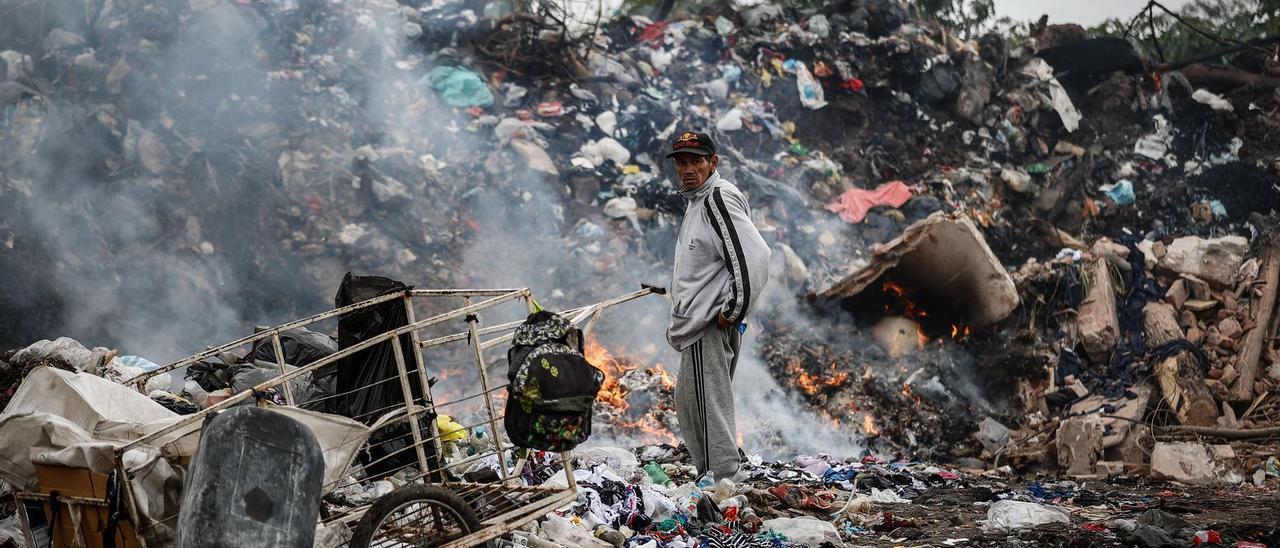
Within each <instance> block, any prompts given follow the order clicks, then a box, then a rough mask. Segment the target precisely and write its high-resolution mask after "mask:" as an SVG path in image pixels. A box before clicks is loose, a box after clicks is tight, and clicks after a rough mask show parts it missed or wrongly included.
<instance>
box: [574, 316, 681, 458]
mask: <svg viewBox="0 0 1280 548" xmlns="http://www.w3.org/2000/svg"><path fill="white" fill-rule="evenodd" d="M582 355H583V356H584V357H586V358H587V361H588V362H590V363H591V365H594V366H596V367H598V368H600V370H601V371H603V372H604V383H603V384H602V385H601V386H600V393H599V394H598V395H597V399H598V400H599V402H600V403H601V404H604V405H606V406H608V407H610V408H612V409H613V411H614V414H615V415H616V416H617V417H620V418H621V420H618V421H616V422H614V423H613V424H612V426H613V427H615V428H618V429H620V430H621V431H623V432H633V433H639V434H640V436H639V437H640V438H641V440H642V442H653V443H669V444H672V445H675V444H676V443H678V440H677V439H676V437H675V435H674V434H672V433H671V430H670V429H668V428H667V427H666V426H665V425H663V424H662V423H661V422H659V421H658V419H657V418H656V417H655V416H654V415H653V414H651V413H649V411H650V409H640V408H637V409H634V410H633V409H632V408H631V403H630V402H629V401H628V400H627V397H628V395H630V390H629V389H628V388H627V387H626V386H625V385H623V384H622V378H623V377H624V376H626V375H627V374H628V373H631V372H632V371H636V370H637V369H639V366H637V365H634V364H632V363H631V362H630V360H628V359H627V358H626V357H623V358H621V359H620V358H618V357H615V356H614V355H613V354H612V353H610V352H609V350H608V349H606V348H605V347H604V345H603V344H600V341H599V340H597V339H596V337H595V335H594V334H592V335H590V336H588V337H587V340H586V342H585V344H583V347H582ZM643 373H645V374H648V375H651V376H653V377H657V379H658V383H659V387H660V388H661V390H662V391H663V392H666V393H670V392H671V391H673V390H675V385H676V383H675V380H674V379H672V378H671V375H670V374H669V373H667V370H666V369H665V368H663V367H662V364H655V365H654V366H653V367H651V368H646V369H645V370H644V371H643ZM655 405H657V402H655ZM637 415H638V416H637Z"/></svg>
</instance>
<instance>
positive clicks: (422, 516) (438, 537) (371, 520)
mask: <svg viewBox="0 0 1280 548" xmlns="http://www.w3.org/2000/svg"><path fill="white" fill-rule="evenodd" d="M480 529H481V526H480V518H479V517H477V516H476V513H475V511H474V510H472V509H471V507H470V506H468V505H467V502H466V501H464V500H462V497H459V496H458V495H457V494H455V493H454V492H452V491H450V490H448V489H444V488H442V487H438V486H435V485H421V484H414V485H406V486H404V487H401V488H399V489H396V490H395V491H392V492H391V493H389V494H387V495H385V496H383V497H380V498H379V499H378V500H375V501H373V505H372V506H370V507H369V511H368V512H365V514H364V517H362V518H360V522H359V523H357V524H356V527H355V531H353V536H352V538H351V546H352V547H354V548H374V547H384V546H386V547H390V546H397V547H400V546H406V547H407V546H413V547H419V546H422V547H426V546H441V545H443V544H445V543H448V542H452V541H454V540H458V539H460V538H462V537H465V536H467V535H469V534H471V533H474V532H476V531H479V530H480Z"/></svg>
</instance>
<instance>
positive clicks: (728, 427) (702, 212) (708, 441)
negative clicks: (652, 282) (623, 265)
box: [667, 132, 770, 478]
mask: <svg viewBox="0 0 1280 548" xmlns="http://www.w3.org/2000/svg"><path fill="white" fill-rule="evenodd" d="M671 148H672V150H671V153H670V154H668V155H667V157H668V158H672V159H673V160H675V167H676V173H677V174H678V175H679V176H680V195H681V196H683V197H684V198H685V199H686V200H688V201H689V204H688V206H687V207H686V208H685V213H684V221H682V222H681V224H680V235H679V238H678V240H677V241H676V252H675V268H674V271H673V275H672V280H671V300H672V307H671V324H670V325H669V326H668V327H667V341H668V342H669V343H671V346H672V347H673V348H675V349H676V350H677V351H679V352H680V372H679V373H678V374H677V375H676V393H675V400H676V417H677V419H678V420H679V421H680V434H681V436H682V437H684V442H685V445H686V446H687V447H688V448H689V453H690V454H691V455H692V456H693V462H694V464H695V465H696V466H697V468H698V473H699V474H705V473H706V472H708V471H711V472H714V473H715V477H716V478H731V477H733V476H734V474H735V473H736V472H737V471H738V465H739V464H740V463H741V456H740V453H739V452H738V444H737V442H736V432H737V426H736V424H735V421H734V415H733V390H732V386H731V383H732V381H733V372H734V369H735V367H736V366H737V363H738V348H739V346H740V345H741V335H742V329H740V327H741V328H745V324H743V323H742V322H743V320H744V319H746V317H747V313H748V312H750V311H751V306H752V305H753V304H755V302H756V299H757V298H758V297H759V296H760V294H761V293H762V292H763V291H764V286H765V283H766V282H767V281H768V276H769V254H770V252H769V246H768V244H766V243H765V241H764V238H761V237H760V231H759V230H756V227H755V225H754V224H752V222H751V214H750V210H749V208H748V207H747V200H746V198H744V197H743V196H742V193H741V192H739V191H738V189H737V187H735V186H733V184H732V183H730V182H729V181H726V180H724V179H723V178H721V177H720V174H719V173H717V172H716V166H717V165H719V163H720V158H719V157H718V156H716V146H715V143H713V142H712V141H711V137H710V136H708V135H707V134H705V133H691V132H688V133H684V134H682V135H680V137H679V138H678V139H677V140H676V141H675V143H673V144H672V146H671Z"/></svg>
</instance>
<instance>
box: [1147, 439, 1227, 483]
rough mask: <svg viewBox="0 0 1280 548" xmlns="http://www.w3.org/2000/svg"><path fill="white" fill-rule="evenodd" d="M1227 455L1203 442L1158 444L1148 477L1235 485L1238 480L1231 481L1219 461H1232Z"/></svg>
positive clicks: (1153, 453)
mask: <svg viewBox="0 0 1280 548" xmlns="http://www.w3.org/2000/svg"><path fill="white" fill-rule="evenodd" d="M1228 448H1229V446H1228ZM1228 454H1229V453H1226V452H1225V451H1224V450H1221V449H1219V450H1215V449H1214V448H1213V446H1209V445H1206V444H1203V443H1195V442H1158V443H1156V444H1155V447H1154V448H1153V449H1152V450H1151V475H1152V477H1155V478H1157V479H1167V480H1169V481H1176V482H1179V483H1186V484H1192V485H1200V484H1209V483H1238V482H1239V478H1237V481H1235V482H1231V481H1229V480H1230V479H1231V478H1230V477H1229V476H1228V475H1227V474H1225V473H1224V470H1223V463H1222V461H1223V460H1225V459H1226V458H1231V457H1227V456H1226V455H1228ZM1232 456H1234V455H1232Z"/></svg>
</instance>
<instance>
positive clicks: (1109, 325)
mask: <svg viewBox="0 0 1280 548" xmlns="http://www.w3.org/2000/svg"><path fill="white" fill-rule="evenodd" d="M1108 264H1109V263H1108V262H1107V261H1096V262H1094V264H1093V266H1092V267H1091V268H1090V269H1089V273H1090V276H1089V278H1088V281H1089V292H1088V293H1087V294H1086V295H1085V299H1084V302H1082V303H1080V310H1079V315H1078V316H1076V325H1077V328H1078V329H1079V330H1080V338H1081V341H1082V342H1083V343H1084V349H1085V351H1086V352H1088V353H1089V357H1091V358H1093V359H1094V360H1095V361H1107V359H1108V358H1110V356H1111V350H1112V349H1114V348H1115V346H1116V340H1117V339H1118V338H1119V337H1120V319H1119V317H1118V316H1116V292H1115V289H1113V286H1112V284H1111V270H1110V268H1109V267H1108Z"/></svg>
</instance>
